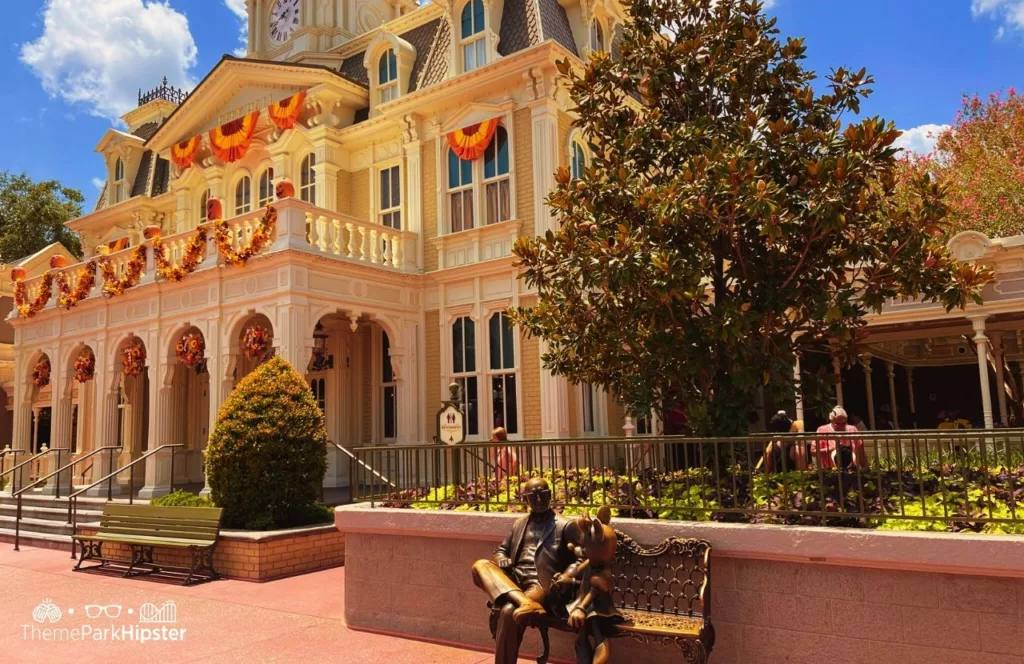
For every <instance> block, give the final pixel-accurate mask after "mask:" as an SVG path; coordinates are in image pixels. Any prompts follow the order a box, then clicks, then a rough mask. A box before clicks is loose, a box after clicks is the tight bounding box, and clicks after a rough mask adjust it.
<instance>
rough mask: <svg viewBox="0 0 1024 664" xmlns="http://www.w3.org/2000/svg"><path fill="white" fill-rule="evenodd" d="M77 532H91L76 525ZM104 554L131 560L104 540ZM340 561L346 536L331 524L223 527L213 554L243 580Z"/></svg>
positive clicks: (181, 558)
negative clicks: (257, 528)
mask: <svg viewBox="0 0 1024 664" xmlns="http://www.w3.org/2000/svg"><path fill="white" fill-rule="evenodd" d="M79 532H81V533H82V534H87V533H90V532H94V531H92V530H90V529H88V528H79ZM103 554H104V555H105V556H110V557H112V558H118V559H121V560H131V555H130V554H129V549H128V546H127V545H123V544H116V545H113V546H111V544H110V543H104V545H103ZM76 555H77V549H76ZM153 560H154V562H156V563H157V564H160V563H164V564H167V565H172V564H173V565H185V566H188V565H190V564H191V555H190V554H189V553H188V552H187V551H184V550H181V549H171V548H161V547H156V548H155V549H154V550H153ZM343 564H345V535H344V533H342V532H340V531H339V530H338V529H337V528H336V527H335V526H334V525H333V524H328V525H324V526H311V527H307V528H296V529H293V530H278V531H270V532H264V533H252V532H243V531H235V530H225V531H222V532H221V537H220V541H219V542H218V543H217V551H216V554H215V555H214V566H215V567H216V568H217V571H218V572H220V573H221V574H222V575H224V576H226V577H228V578H231V579H241V580H244V581H272V580H274V579H280V578H282V577H285V576H294V575H296V574H303V573H305V572H313V571H316V570H321V569H327V568H329V567H339V566H341V565H343Z"/></svg>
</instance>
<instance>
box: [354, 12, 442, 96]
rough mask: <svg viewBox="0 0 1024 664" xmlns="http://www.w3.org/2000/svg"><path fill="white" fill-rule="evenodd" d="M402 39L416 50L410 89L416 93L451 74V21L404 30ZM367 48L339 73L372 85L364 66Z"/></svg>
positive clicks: (356, 54)
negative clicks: (449, 70)
mask: <svg viewBox="0 0 1024 664" xmlns="http://www.w3.org/2000/svg"><path fill="white" fill-rule="evenodd" d="M398 38H399V39H402V40H404V41H407V42H409V43H410V44H412V46H413V48H415V49H416V62H414V63H413V66H412V75H411V76H410V77H409V89H408V91H407V92H415V91H416V90H419V89H421V88H425V87H427V86H428V85H432V84H433V83H436V82H438V81H441V80H443V79H444V77H445V76H446V75H447V74H448V44H449V43H450V29H449V28H448V22H447V21H445V20H442V19H440V18H435V19H434V20H433V21H428V22H427V23H424V24H423V25H419V26H416V27H415V28H413V29H411V30H409V31H407V32H403V33H402V34H400V35H398ZM365 56H366V51H360V52H359V53H355V54H353V55H350V56H349V57H347V58H345V59H344V60H342V62H341V67H340V68H339V72H340V73H341V74H342V75H343V76H346V77H348V78H350V79H353V80H355V81H357V82H358V83H360V84H361V85H365V86H369V85H370V78H369V74H368V72H367V71H366V67H365V66H364V65H363V60H364V58H365Z"/></svg>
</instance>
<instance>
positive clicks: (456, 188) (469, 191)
mask: <svg viewBox="0 0 1024 664" xmlns="http://www.w3.org/2000/svg"><path fill="white" fill-rule="evenodd" d="M448 209H449V210H450V214H451V218H450V219H449V222H450V224H451V232H452V233H458V232H459V231H467V230H469V229H470V228H473V162H471V161H466V160H465V159H460V158H459V156H458V155H457V154H455V151H454V150H451V149H449V150H448Z"/></svg>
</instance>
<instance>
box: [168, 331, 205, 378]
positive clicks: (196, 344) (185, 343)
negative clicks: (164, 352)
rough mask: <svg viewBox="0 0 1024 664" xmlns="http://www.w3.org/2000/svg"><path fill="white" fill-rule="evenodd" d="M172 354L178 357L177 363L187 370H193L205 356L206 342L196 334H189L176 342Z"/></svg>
mask: <svg viewBox="0 0 1024 664" xmlns="http://www.w3.org/2000/svg"><path fill="white" fill-rule="evenodd" d="M174 353H175V355H177V356H178V361H179V362H181V363H182V364H184V365H185V366H186V367H188V368H189V369H194V368H196V367H198V366H199V365H200V364H202V362H203V357H204V355H205V354H206V342H205V341H203V336H202V335H201V334H199V333H198V332H189V333H188V334H186V335H185V336H183V337H182V338H181V339H180V340H179V341H178V345H177V346H175V348H174Z"/></svg>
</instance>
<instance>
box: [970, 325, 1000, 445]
mask: <svg viewBox="0 0 1024 664" xmlns="http://www.w3.org/2000/svg"><path fill="white" fill-rule="evenodd" d="M986 318H988V317H987V316H974V317H972V318H970V321H971V325H972V326H973V327H974V344H975V346H977V349H978V378H979V380H980V384H981V410H982V413H983V414H984V417H985V428H986V429H992V428H994V427H995V421H994V419H993V417H992V392H991V391H990V387H989V383H988V337H987V336H985V320H986Z"/></svg>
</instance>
